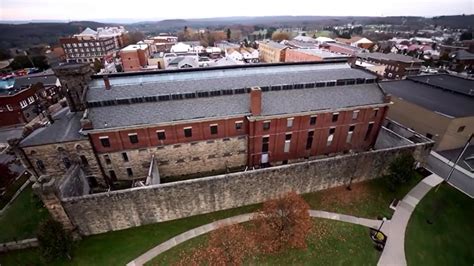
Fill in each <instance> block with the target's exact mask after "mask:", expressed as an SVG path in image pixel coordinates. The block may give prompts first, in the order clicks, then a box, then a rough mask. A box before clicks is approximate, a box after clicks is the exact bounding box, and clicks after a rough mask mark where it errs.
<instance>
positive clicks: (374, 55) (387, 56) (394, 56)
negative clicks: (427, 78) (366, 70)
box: [357, 52, 424, 63]
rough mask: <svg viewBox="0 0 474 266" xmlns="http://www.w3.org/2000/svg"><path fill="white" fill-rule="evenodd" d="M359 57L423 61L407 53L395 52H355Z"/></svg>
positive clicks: (413, 61)
mask: <svg viewBox="0 0 474 266" xmlns="http://www.w3.org/2000/svg"><path fill="white" fill-rule="evenodd" d="M357 56H358V57H360V58H365V59H374V60H385V61H396V62H402V63H423V62H424V61H423V60H420V59H418V58H414V57H411V56H407V55H402V54H395V53H378V52H377V53H359V54H357Z"/></svg>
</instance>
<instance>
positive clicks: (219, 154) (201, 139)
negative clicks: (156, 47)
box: [22, 60, 390, 182]
mask: <svg viewBox="0 0 474 266" xmlns="http://www.w3.org/2000/svg"><path fill="white" fill-rule="evenodd" d="M71 68H72V66H71ZM60 79H61V80H62V81H63V82H64V83H65V84H66V83H70V82H71V80H70V79H69V78H68V77H60ZM375 82H376V79H375V76H373V75H371V74H368V73H367V72H364V71H361V70H357V69H351V68H350V67H349V66H348V65H347V63H346V61H341V60H340V61H337V62H332V63H325V64H317V63H311V64H304V63H299V64H283V65H282V64H279V65H252V66H245V67H242V66H231V67H225V68H207V69H196V70H194V69H193V70H179V71H161V72H147V73H130V74H115V75H110V76H109V77H108V78H107V79H105V80H104V79H102V77H93V79H92V80H91V81H90V82H88V84H87V86H88V91H87V95H86V97H85V99H84V100H85V104H80V105H78V106H77V107H76V108H75V109H77V110H82V111H85V113H84V114H83V115H82V116H79V117H82V119H81V121H78V120H76V121H73V120H71V122H70V123H76V124H77V123H80V124H81V125H80V126H79V127H82V130H81V132H82V134H83V135H84V134H86V135H88V139H89V141H90V144H91V146H92V150H93V151H94V156H89V157H90V158H93V157H95V158H96V159H97V164H98V165H99V166H100V169H101V173H102V175H103V178H104V179H105V180H107V182H113V181H114V180H144V179H146V178H147V176H148V175H149V173H150V165H154V163H152V162H156V164H157V167H158V171H159V174H160V176H161V177H162V178H166V177H173V176H183V175H202V176H206V175H210V174H215V173H222V172H226V171H229V170H231V169H243V168H245V167H265V166H270V165H278V164H285V163H292V162H296V161H301V160H305V159H311V158H316V157H318V156H332V155H335V154H338V153H345V152H357V151H365V150H367V149H370V148H371V147H372V146H373V145H374V143H375V140H376V137H377V135H378V131H379V129H380V127H381V122H382V121H383V119H384V117H385V115H386V110H387V108H388V105H389V102H390V101H389V98H388V96H387V95H386V94H385V93H384V92H383V91H382V90H381V89H380V88H379V86H378V85H377V84H376V83H375ZM63 86H64V84H63ZM68 87H71V86H68ZM71 104H75V102H71ZM82 111H81V112H82ZM63 126H64V125H63ZM70 127H73V126H72V125H71V126H70ZM44 132H46V131H44ZM68 134H70V132H69V133H68ZM42 138H43V139H42ZM56 138H58V137H56ZM60 139H68V141H71V137H70V136H67V137H63V138H60ZM78 141H84V138H83V136H82V137H81V138H79V139H78ZM39 143H44V145H51V144H54V145H56V146H57V145H58V143H57V142H55V141H54V140H53V139H51V138H50V137H49V136H48V135H46V133H44V135H43V136H40V135H36V136H33V137H31V138H27V139H25V140H24V141H23V143H22V145H23V148H24V149H26V150H29V149H32V148H34V147H33V146H38V145H40V144H39ZM47 143H49V144H47ZM33 144H34V145H33ZM82 145H83V144H81V146H82ZM56 146H55V147H56ZM64 146H65V145H64ZM70 146H74V145H70ZM63 149H64V150H66V151H67V150H68V148H67V147H66V146H65V147H64V148H63ZM81 150H82V151H83V150H84V149H81ZM67 152H69V155H67V156H68V158H78V157H79V156H77V152H78V151H77V149H74V150H70V151H67ZM26 153H27V154H28V151H26ZM62 154H63V156H64V154H66V153H64V151H63V153H62ZM74 154H76V155H74ZM31 160H32V161H34V160H35V159H31ZM69 161H70V159H67V160H66V162H69ZM78 163H81V162H78ZM90 164H91V162H90V161H89V162H88V165H90ZM40 165H42V166H43V167H44V168H45V169H49V168H50V166H48V165H46V164H45V163H44V162H42V164H40Z"/></svg>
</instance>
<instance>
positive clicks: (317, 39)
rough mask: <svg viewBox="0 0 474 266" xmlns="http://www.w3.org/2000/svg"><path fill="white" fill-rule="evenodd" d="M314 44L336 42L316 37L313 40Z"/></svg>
mask: <svg viewBox="0 0 474 266" xmlns="http://www.w3.org/2000/svg"><path fill="white" fill-rule="evenodd" d="M315 41H316V43H318V44H325V43H333V42H336V40H334V39H331V38H328V37H318V38H316V39H315Z"/></svg>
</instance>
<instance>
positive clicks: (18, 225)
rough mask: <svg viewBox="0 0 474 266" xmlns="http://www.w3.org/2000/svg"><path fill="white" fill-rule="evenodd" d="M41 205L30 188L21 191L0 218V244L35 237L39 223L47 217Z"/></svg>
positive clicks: (46, 212)
mask: <svg viewBox="0 0 474 266" xmlns="http://www.w3.org/2000/svg"><path fill="white" fill-rule="evenodd" d="M41 205H42V203H41V201H40V200H39V199H38V198H34V197H33V191H32V189H31V186H30V187H28V188H26V189H25V190H23V192H22V193H21V194H20V195H19V196H18V197H17V198H16V199H15V201H13V203H12V205H10V207H8V209H7V210H6V211H5V213H3V215H1V216H0V243H4V242H8V241H14V240H21V239H25V238H32V237H35V232H36V228H37V226H38V224H39V222H40V221H41V220H43V219H45V218H46V217H48V215H49V214H48V211H47V210H46V209H45V208H43V207H42V206H41Z"/></svg>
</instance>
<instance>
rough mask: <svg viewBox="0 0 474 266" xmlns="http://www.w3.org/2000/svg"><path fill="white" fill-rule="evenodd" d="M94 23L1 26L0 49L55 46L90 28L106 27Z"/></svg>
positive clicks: (102, 24)
mask: <svg viewBox="0 0 474 266" xmlns="http://www.w3.org/2000/svg"><path fill="white" fill-rule="evenodd" d="M108 25H111V24H104V23H99V22H94V21H77V22H69V23H27V24H0V32H1V35H0V49H9V48H27V47H31V46H34V45H39V44H55V43H57V42H58V39H59V38H60V37H64V36H69V35H72V34H75V33H79V32H80V31H81V30H83V29H85V28H87V27H90V28H92V29H95V28H97V27H104V26H108Z"/></svg>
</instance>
